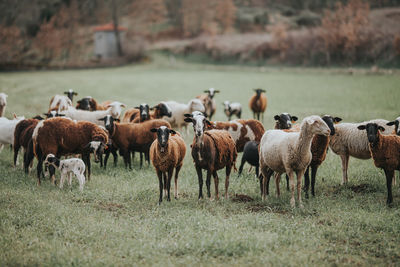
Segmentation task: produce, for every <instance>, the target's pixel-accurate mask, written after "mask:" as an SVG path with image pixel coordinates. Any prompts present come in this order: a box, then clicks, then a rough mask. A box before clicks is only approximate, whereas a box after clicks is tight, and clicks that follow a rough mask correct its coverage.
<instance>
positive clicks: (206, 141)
mask: <svg viewBox="0 0 400 267" xmlns="http://www.w3.org/2000/svg"><path fill="white" fill-rule="evenodd" d="M185 122H191V123H193V129H194V132H195V136H194V139H193V143H192V145H191V147H192V157H193V160H194V165H195V167H196V171H197V176H198V180H199V199H201V198H203V176H202V169H205V170H207V180H206V185H207V196H208V197H209V198H211V192H210V183H211V175H213V176H214V185H215V198H216V199H219V194H218V182H219V180H218V174H217V171H218V170H220V169H222V168H226V178H225V198H226V199H228V188H229V175H230V173H231V170H232V167H235V162H236V157H237V152H236V145H235V141H234V140H233V138H232V136H231V135H230V134H229V133H228V132H227V131H222V130H209V131H204V130H205V125H206V124H207V125H211V123H210V122H209V121H208V120H207V119H206V118H205V117H204V116H203V115H196V116H192V117H186V118H185ZM235 169H236V168H235Z"/></svg>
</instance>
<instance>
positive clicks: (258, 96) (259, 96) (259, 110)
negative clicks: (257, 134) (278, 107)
mask: <svg viewBox="0 0 400 267" xmlns="http://www.w3.org/2000/svg"><path fill="white" fill-rule="evenodd" d="M254 91H255V92H256V93H255V94H254V95H253V96H252V97H251V98H250V101H249V107H250V109H251V110H252V111H253V119H255V118H256V117H257V120H260V114H261V117H262V120H263V121H264V112H265V109H266V108H267V97H266V96H265V94H264V93H265V92H266V91H265V90H264V89H254Z"/></svg>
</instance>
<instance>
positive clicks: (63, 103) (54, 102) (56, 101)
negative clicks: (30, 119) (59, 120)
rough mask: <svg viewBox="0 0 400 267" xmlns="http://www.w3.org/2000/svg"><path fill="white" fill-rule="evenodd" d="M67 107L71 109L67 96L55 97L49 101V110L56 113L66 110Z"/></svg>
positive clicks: (70, 102)
mask: <svg viewBox="0 0 400 267" xmlns="http://www.w3.org/2000/svg"><path fill="white" fill-rule="evenodd" d="M68 107H72V101H71V99H69V98H68V96H64V95H55V96H53V97H52V98H51V100H50V106H49V111H50V110H57V111H58V112H61V111H64V110H67V109H68Z"/></svg>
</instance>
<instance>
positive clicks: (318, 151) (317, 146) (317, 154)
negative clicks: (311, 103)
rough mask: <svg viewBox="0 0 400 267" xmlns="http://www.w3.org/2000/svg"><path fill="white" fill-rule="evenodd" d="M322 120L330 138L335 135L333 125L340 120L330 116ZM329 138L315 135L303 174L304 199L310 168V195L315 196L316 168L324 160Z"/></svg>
mask: <svg viewBox="0 0 400 267" xmlns="http://www.w3.org/2000/svg"><path fill="white" fill-rule="evenodd" d="M322 120H323V121H324V122H325V123H326V124H327V125H328V127H329V129H330V131H331V133H330V136H332V135H334V134H335V127H334V124H337V123H339V122H340V121H341V120H342V119H341V118H339V117H332V116H330V115H325V116H323V117H322ZM328 145H329V136H325V135H321V134H316V135H315V136H314V138H313V140H312V143H311V154H312V159H311V163H310V165H309V166H308V167H307V170H306V172H305V174H304V191H305V193H306V195H305V196H306V198H308V190H309V184H310V178H309V170H310V168H311V194H312V196H313V197H314V196H315V180H316V179H315V178H316V176H317V170H318V167H319V166H320V165H321V164H322V162H323V161H324V160H325V157H326V152H327V151H328Z"/></svg>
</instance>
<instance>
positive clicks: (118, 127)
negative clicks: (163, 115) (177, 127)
mask: <svg viewBox="0 0 400 267" xmlns="http://www.w3.org/2000/svg"><path fill="white" fill-rule="evenodd" d="M101 120H102V121H104V125H105V127H106V129H107V131H108V133H109V134H110V137H111V139H112V142H113V144H114V145H115V146H116V147H117V148H118V149H119V150H120V153H121V155H122V156H123V157H124V162H125V167H128V165H129V169H132V165H131V156H130V152H133V151H138V152H143V153H144V154H145V157H146V159H147V158H149V156H148V155H149V150H150V146H151V144H152V143H153V141H154V140H155V139H156V138H157V136H156V134H154V133H153V134H152V133H149V131H150V129H152V128H158V127H161V126H166V127H168V128H171V125H170V124H169V123H168V122H167V121H165V120H150V121H145V122H143V123H116V122H119V120H116V119H114V118H113V117H111V116H110V115H108V116H105V117H104V118H102V119H101ZM142 165H143V161H142V158H141V159H140V167H142Z"/></svg>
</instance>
